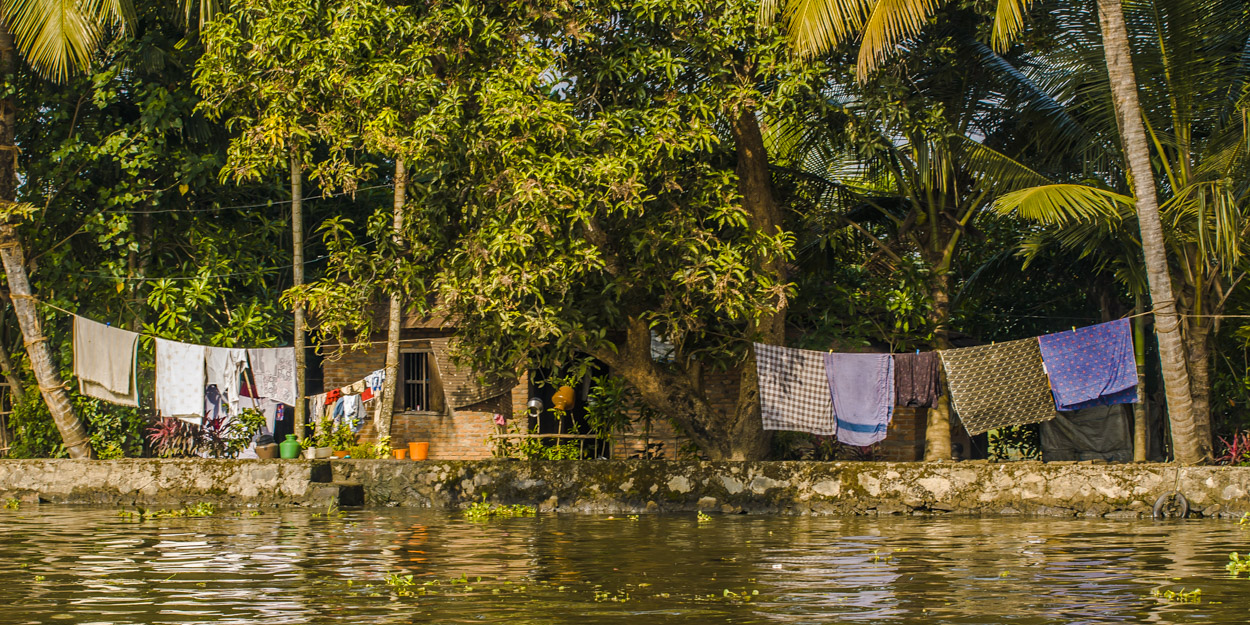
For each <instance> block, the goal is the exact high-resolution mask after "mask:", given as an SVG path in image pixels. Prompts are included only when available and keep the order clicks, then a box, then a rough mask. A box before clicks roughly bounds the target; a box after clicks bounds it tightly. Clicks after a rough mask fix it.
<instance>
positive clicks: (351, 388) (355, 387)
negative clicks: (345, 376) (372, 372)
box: [339, 378, 369, 397]
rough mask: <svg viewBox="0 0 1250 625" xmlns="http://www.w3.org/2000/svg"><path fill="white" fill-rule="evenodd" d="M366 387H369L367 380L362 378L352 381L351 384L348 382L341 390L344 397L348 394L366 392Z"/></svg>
mask: <svg viewBox="0 0 1250 625" xmlns="http://www.w3.org/2000/svg"><path fill="white" fill-rule="evenodd" d="M366 388H369V387H368V386H366V385H365V381H364V379H363V378H362V379H360V380H356V381H355V382H352V383H351V384H348V385H347V386H344V387H343V388H340V389H339V392H340V393H342V394H343V396H344V397H347V396H348V395H359V394H361V393H363V392H365V389H366Z"/></svg>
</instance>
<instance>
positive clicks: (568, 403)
mask: <svg viewBox="0 0 1250 625" xmlns="http://www.w3.org/2000/svg"><path fill="white" fill-rule="evenodd" d="M573 400H574V395H573V387H571V386H561V387H560V388H558V389H556V393H555V395H552V396H551V405H553V406H555V409H556V410H563V411H565V412H568V411H569V410H570V409H572V408H573Z"/></svg>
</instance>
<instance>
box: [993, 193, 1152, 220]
mask: <svg viewBox="0 0 1250 625" xmlns="http://www.w3.org/2000/svg"><path fill="white" fill-rule="evenodd" d="M1133 206H1134V202H1133V198H1131V197H1128V196H1127V195H1121V194H1119V193H1116V192H1114V191H1107V190H1105V189H1099V188H1096V187H1089V186H1085V185H1081V184H1049V185H1043V186H1039V187H1032V188H1028V189H1020V190H1018V191H1012V192H1011V193H1007V194H1005V195H1002V196H1000V197H999V198H998V199H997V200H995V201H994V211H995V212H997V213H999V214H1003V215H1006V214H1010V213H1015V214H1017V215H1019V216H1020V217H1021V218H1023V219H1027V220H1029V221H1033V222H1037V223H1041V224H1046V225H1066V224H1069V223H1071V222H1090V221H1102V222H1116V221H1120V220H1121V219H1122V218H1123V215H1122V213H1121V211H1120V208H1121V207H1124V208H1128V209H1132V207H1133Z"/></svg>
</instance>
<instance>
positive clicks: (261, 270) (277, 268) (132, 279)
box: [73, 239, 378, 282]
mask: <svg viewBox="0 0 1250 625" xmlns="http://www.w3.org/2000/svg"><path fill="white" fill-rule="evenodd" d="M377 242H378V240H377V239H369V240H368V241H365V242H364V245H366V246H368V245H373V244H374V243H377ZM330 256H331V255H330V254H324V255H322V256H318V257H316V258H312V259H309V260H306V261H304V264H305V265H311V264H313V263H319V262H321V261H323V260H326V259H328V258H330ZM294 267H295V263H291V264H289V265H276V266H273V267H261V268H259V269H253V270H251V271H239V272H234V273H219V274H209V275H203V276H155V277H153V276H148V277H136V276H109V275H105V274H102V273H77V274H73V275H77V276H84V277H88V278H101V279H105V280H120V281H122V282H156V281H159V280H208V279H213V278H234V277H238V276H252V275H256V274H261V273H268V272H271V271H281V270H283V269H292V268H294Z"/></svg>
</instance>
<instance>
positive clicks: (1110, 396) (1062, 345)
mask: <svg viewBox="0 0 1250 625" xmlns="http://www.w3.org/2000/svg"><path fill="white" fill-rule="evenodd" d="M1037 340H1038V344H1039V345H1040V346H1041V350H1042V362H1043V363H1045V365H1046V372H1047V373H1048V374H1050V387H1051V391H1052V392H1053V393H1054V396H1055V406H1056V407H1057V408H1058V409H1059V410H1080V409H1082V408H1091V407H1093V406H1110V405H1113V404H1132V403H1136V402H1137V361H1136V358H1135V356H1134V354H1133V330H1132V327H1131V326H1130V325H1129V320H1128V319H1119V320H1116V321H1111V322H1108V323H1100V324H1098V325H1093V326H1088V327H1084V328H1076V329H1074V330H1071V331H1068V332H1056V333H1054V334H1045V335H1042V336H1039V337H1037Z"/></svg>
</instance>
